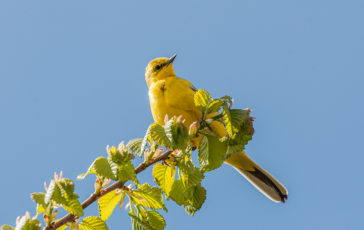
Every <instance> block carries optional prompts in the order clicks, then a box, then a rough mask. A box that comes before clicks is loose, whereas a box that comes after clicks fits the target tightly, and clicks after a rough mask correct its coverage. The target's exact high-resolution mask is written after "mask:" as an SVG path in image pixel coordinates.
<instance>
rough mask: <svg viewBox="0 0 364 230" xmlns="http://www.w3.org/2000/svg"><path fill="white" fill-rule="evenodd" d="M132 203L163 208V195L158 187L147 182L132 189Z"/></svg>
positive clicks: (152, 207)
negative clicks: (136, 188)
mask: <svg viewBox="0 0 364 230" xmlns="http://www.w3.org/2000/svg"><path fill="white" fill-rule="evenodd" d="M132 199H133V201H134V203H136V204H141V205H143V206H146V207H148V208H151V209H161V208H164V203H163V195H162V192H161V190H159V188H157V187H154V186H151V185H149V184H147V183H145V184H143V185H142V186H140V187H139V189H138V190H134V191H133V193H132Z"/></svg>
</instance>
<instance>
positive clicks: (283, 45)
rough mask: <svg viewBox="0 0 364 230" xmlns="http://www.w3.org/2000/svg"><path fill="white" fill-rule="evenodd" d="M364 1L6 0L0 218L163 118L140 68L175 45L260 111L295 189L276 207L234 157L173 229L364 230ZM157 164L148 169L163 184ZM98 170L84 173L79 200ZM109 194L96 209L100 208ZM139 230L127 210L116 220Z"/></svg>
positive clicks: (258, 136) (279, 164) (260, 155)
mask: <svg viewBox="0 0 364 230" xmlns="http://www.w3.org/2000/svg"><path fill="white" fill-rule="evenodd" d="M363 9H364V2H363V1H359V0H358V1H354V0H348V1H335V0H331V1H324V0H323V1H314V0H308V1H288V0H287V1H282V0H278V1H266V0H263V1H224V2H223V3H222V2H221V1H198V2H197V1H183V2H172V1H139V2H137V3H136V2H132V1H128V2H127V1H111V0H110V1H107V2H105V1H104V2H102V3H101V2H100V1H91V0H87V1H86V0H79V1H69V0H67V1H39V0H32V1H25V0H23V1H21V0H17V1H1V3H0V30H1V36H0V108H1V110H0V111H1V112H0V154H1V163H2V166H1V167H0V178H1V190H0V203H1V208H0V210H1V211H0V212H1V215H0V224H4V223H6V224H12V225H13V224H14V223H15V219H16V217H17V216H19V215H23V214H24V212H25V211H26V210H29V211H31V213H32V214H34V212H35V205H33V203H32V201H31V199H30V197H29V194H30V193H32V192H37V191H42V190H43V182H44V181H49V180H50V179H51V178H52V175H53V172H55V171H60V170H62V171H63V173H64V176H65V177H68V178H71V179H75V178H76V176H77V175H78V174H79V173H81V172H83V171H85V170H86V169H87V168H88V166H89V164H90V163H91V162H92V161H93V160H94V159H95V158H96V157H97V156H100V155H105V154H106V153H105V146H106V145H107V144H109V145H117V144H118V143H119V142H120V141H121V140H125V141H128V140H130V139H133V138H136V137H142V136H143V135H144V133H145V130H146V128H147V127H148V125H149V124H150V123H152V116H151V113H150V109H149V102H148V95H147V87H146V84H145V82H144V69H145V66H146V65H147V63H148V61H149V60H151V59H153V58H155V57H160V56H171V55H172V54H174V53H177V54H178V57H177V59H176V60H175V70H176V73H177V75H178V76H180V77H183V78H186V79H188V80H190V81H192V82H193V84H194V85H195V86H196V87H197V88H204V89H206V90H208V91H209V92H210V93H211V94H212V95H213V96H215V97H220V96H223V95H225V94H228V95H230V96H232V97H233V98H234V99H235V104H234V105H235V107H236V108H246V107H249V108H251V109H252V110H253V114H252V115H253V116H255V117H256V118H257V119H256V121H255V129H256V133H255V135H254V138H253V141H251V142H250V143H249V145H248V148H247V152H248V154H249V155H250V156H251V157H252V158H253V159H255V160H256V161H257V162H259V163H260V164H261V165H262V166H264V168H266V169H267V170H268V171H270V172H271V173H272V174H273V175H275V176H276V177H277V178H279V180H280V181H281V182H282V183H284V184H285V185H286V187H287V188H288V190H289V196H288V201H287V203H286V204H275V203H273V202H271V201H270V200H268V199H266V198H265V197H264V196H263V195H261V194H260V193H259V192H258V191H256V190H255V188H253V187H252V186H251V185H250V184H249V183H248V182H247V181H246V180H245V179H243V178H242V177H241V176H240V175H239V174H238V173H236V172H235V171H234V170H233V169H232V168H230V167H229V166H227V165H224V166H223V167H222V168H220V169H218V170H215V171H213V172H211V173H209V174H208V175H207V177H206V179H205V180H204V182H203V185H204V186H205V187H206V189H207V200H206V202H205V204H204V206H203V208H202V210H201V211H199V212H198V213H197V214H196V215H195V216H194V217H191V216H189V215H187V214H186V213H185V212H184V210H183V208H181V207H177V206H176V205H175V204H174V203H172V202H168V203H167V207H168V209H169V212H168V213H163V215H164V216H165V218H166V220H167V229H176V230H178V229H188V228H190V229H222V228H224V229H359V228H362V227H363V222H362V221H361V218H362V211H363V208H362V206H363V204H364V198H363V195H362V191H363V189H364V180H363V179H362V175H363V173H362V172H363V170H362V162H363V160H364V157H363V150H362V142H363V141H362V138H363V128H364V122H363V116H364V107H363V99H364V92H363V91H364V80H363V79H364V67H363V63H364V43H363V41H364V30H363V29H362V28H363V22H364V14H363ZM150 174H151V171H150V170H148V171H146V172H144V173H142V174H141V175H140V180H141V181H149V182H151V181H152V179H151V176H150ZM93 180H94V178H93V177H92V176H90V177H89V178H87V179H86V180H85V181H79V182H77V183H76V191H77V192H78V193H79V194H80V196H81V200H83V199H85V198H86V197H87V196H88V194H89V193H90V192H91V189H92V188H93V185H92V183H93ZM96 214H97V206H96V205H93V206H91V207H90V208H88V209H87V211H86V215H96ZM108 225H109V228H110V229H129V228H130V227H131V224H130V220H129V217H128V215H127V212H126V211H125V210H121V211H118V210H117V211H116V212H115V213H114V214H113V215H112V216H111V218H110V220H109V221H108Z"/></svg>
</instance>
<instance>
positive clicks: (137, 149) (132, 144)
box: [126, 138, 143, 157]
mask: <svg viewBox="0 0 364 230" xmlns="http://www.w3.org/2000/svg"><path fill="white" fill-rule="evenodd" d="M142 143H143V138H137V139H134V140H131V141H129V142H128V144H127V145H126V147H127V148H128V149H130V150H131V151H133V152H134V153H135V154H136V155H137V156H139V157H142V155H143V151H141V146H142Z"/></svg>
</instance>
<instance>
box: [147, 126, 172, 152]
mask: <svg viewBox="0 0 364 230" xmlns="http://www.w3.org/2000/svg"><path fill="white" fill-rule="evenodd" d="M149 134H150V136H151V137H152V139H153V140H155V141H156V142H157V143H158V144H159V145H163V146H165V147H166V148H170V147H171V146H172V143H171V141H170V139H169V138H168V137H167V134H166V131H165V130H164V128H163V126H161V125H159V124H157V123H154V124H152V125H151V126H150V127H149Z"/></svg>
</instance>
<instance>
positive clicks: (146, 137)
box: [138, 126, 150, 157]
mask: <svg viewBox="0 0 364 230" xmlns="http://www.w3.org/2000/svg"><path fill="white" fill-rule="evenodd" d="M149 130H150V126H149V127H148V130H147V132H146V133H145V136H144V138H143V141H142V144H141V146H140V151H139V152H140V156H139V155H138V156H139V157H142V156H143V154H144V150H145V148H146V147H147V143H148V136H149V132H150V131H149Z"/></svg>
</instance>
